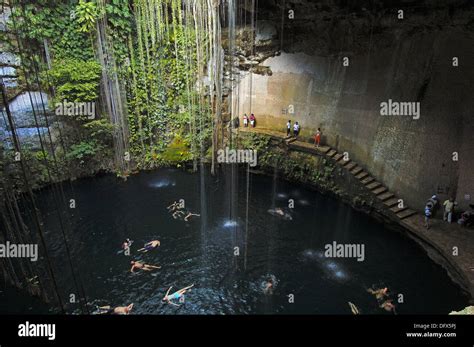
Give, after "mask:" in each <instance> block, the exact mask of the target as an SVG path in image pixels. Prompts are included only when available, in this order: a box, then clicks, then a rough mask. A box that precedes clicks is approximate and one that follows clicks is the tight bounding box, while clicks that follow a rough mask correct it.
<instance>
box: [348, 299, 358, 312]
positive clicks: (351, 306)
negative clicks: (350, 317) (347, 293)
mask: <svg viewBox="0 0 474 347" xmlns="http://www.w3.org/2000/svg"><path fill="white" fill-rule="evenodd" d="M347 303H348V304H349V307H350V308H351V311H352V314H360V311H359V309H358V308H357V306H356V305H354V304H353V303H352V302H350V301H349V302H347Z"/></svg>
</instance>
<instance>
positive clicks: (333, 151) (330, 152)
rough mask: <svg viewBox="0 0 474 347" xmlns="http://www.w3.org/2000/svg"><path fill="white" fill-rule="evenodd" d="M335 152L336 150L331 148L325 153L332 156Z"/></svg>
mask: <svg viewBox="0 0 474 347" xmlns="http://www.w3.org/2000/svg"><path fill="white" fill-rule="evenodd" d="M335 154H337V151H336V150H335V149H331V150H330V151H329V152H327V153H326V155H327V156H328V157H332V156H333V155H335Z"/></svg>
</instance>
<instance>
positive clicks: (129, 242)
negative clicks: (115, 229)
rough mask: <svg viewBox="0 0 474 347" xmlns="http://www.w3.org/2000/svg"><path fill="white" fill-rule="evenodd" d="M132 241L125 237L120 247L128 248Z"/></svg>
mask: <svg viewBox="0 0 474 347" xmlns="http://www.w3.org/2000/svg"><path fill="white" fill-rule="evenodd" d="M132 243H133V241H132V240H130V239H128V238H127V239H126V240H125V241H124V242H123V243H122V249H127V248H130V246H131V245H132Z"/></svg>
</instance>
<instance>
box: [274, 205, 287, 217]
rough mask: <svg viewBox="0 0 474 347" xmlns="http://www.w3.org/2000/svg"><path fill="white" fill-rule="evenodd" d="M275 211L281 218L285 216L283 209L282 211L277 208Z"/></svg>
mask: <svg viewBox="0 0 474 347" xmlns="http://www.w3.org/2000/svg"><path fill="white" fill-rule="evenodd" d="M274 211H275V213H276V214H279V215H280V216H284V215H285V211H283V209H281V208H280V207H277V208H276V209H275V210H274Z"/></svg>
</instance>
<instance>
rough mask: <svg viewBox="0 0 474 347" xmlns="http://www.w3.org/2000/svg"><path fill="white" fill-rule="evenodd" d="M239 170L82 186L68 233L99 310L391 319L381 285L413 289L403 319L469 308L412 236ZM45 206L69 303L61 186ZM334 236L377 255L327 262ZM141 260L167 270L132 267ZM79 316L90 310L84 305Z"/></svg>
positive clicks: (43, 197)
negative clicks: (57, 198)
mask: <svg viewBox="0 0 474 347" xmlns="http://www.w3.org/2000/svg"><path fill="white" fill-rule="evenodd" d="M231 170H232V171H230V172H229V171H228V172H226V173H225V174H222V173H221V174H220V175H219V176H218V177H211V176H210V175H208V174H207V171H208V170H207V169H206V170H205V171H204V172H201V173H197V174H191V173H186V172H183V171H179V170H171V169H162V170H158V171H154V172H142V173H140V174H138V175H135V176H132V177H130V178H129V179H128V180H127V181H126V182H124V181H121V180H119V179H117V178H115V177H113V176H111V175H110V176H108V175H105V176H101V177H95V178H90V179H82V180H79V181H77V182H75V183H74V184H73V188H74V196H75V199H76V206H77V207H76V209H75V210H73V211H72V217H71V223H72V228H71V230H70V231H68V240H69V245H70V248H71V253H72V257H73V261H74V264H75V267H76V271H77V272H78V273H80V275H81V279H82V283H83V285H84V289H85V292H86V294H87V298H88V302H89V303H90V307H91V308H92V309H93V308H94V307H95V305H106V304H110V305H125V304H129V303H132V302H133V303H134V304H135V305H134V309H133V313H134V314H243V313H245V314H247V313H250V314H251V313H254V314H256V313H266V314H269V313H289V314H292V313H302V314H350V309H349V306H348V304H347V302H348V301H350V302H353V303H355V304H356V305H357V307H359V309H360V310H361V311H362V313H369V314H370V313H380V314H383V313H384V312H383V311H382V310H381V309H379V308H378V306H377V302H376V300H375V298H374V297H373V296H371V295H369V294H368V293H367V288H368V287H371V286H372V285H384V286H388V287H389V288H390V290H391V291H392V293H393V294H394V295H396V294H397V293H403V296H404V298H405V303H404V304H402V305H398V307H397V311H398V313H400V314H403V313H426V314H429V313H441V314H445V313H448V312H450V311H451V310H455V309H456V310H458V309H460V308H462V307H464V306H465V304H466V303H467V299H466V298H465V297H464V296H463V295H462V293H461V291H460V290H459V288H457V287H456V286H455V285H454V284H453V283H452V282H451V281H450V279H449V277H448V276H447V274H446V272H445V271H444V270H443V269H442V268H440V267H439V266H437V265H436V264H434V263H433V262H432V261H431V260H430V259H429V258H428V257H427V255H426V254H425V253H424V251H423V250H421V249H420V248H419V247H418V246H417V245H416V244H415V243H414V242H412V241H411V240H409V239H408V238H406V237H404V236H403V235H401V234H399V233H395V232H392V231H389V230H388V229H386V228H385V227H384V225H382V224H380V223H378V222H376V221H374V220H372V219H371V218H369V217H368V216H366V215H364V214H361V213H358V212H356V211H354V210H352V209H351V208H350V207H348V206H346V205H344V204H342V203H340V202H339V201H336V200H334V199H332V198H330V197H325V196H322V195H320V194H319V193H317V192H314V191H310V190H307V189H305V188H303V187H299V186H297V185H294V184H290V183H288V182H285V181H282V180H279V179H278V178H277V177H276V176H275V177H265V176H257V175H252V174H250V175H249V181H248V182H247V172H246V171H245V172H244V171H237V170H236V169H235V168H233V169H231ZM247 183H249V189H250V191H249V194H248V201H247V194H246V189H247ZM64 189H65V190H66V192H65V194H66V196H69V195H70V194H73V193H72V191H71V187H69V186H67V185H65V186H64ZM229 195H230V196H229ZM179 199H184V201H185V205H186V209H187V210H189V211H192V212H195V213H200V214H201V217H200V218H198V217H194V218H191V220H190V221H189V222H185V221H183V220H180V219H176V220H175V219H173V218H172V217H171V215H170V213H169V212H168V210H167V208H166V207H167V206H169V205H170V204H171V203H172V202H173V201H177V200H179ZM288 199H293V200H294V201H295V207H294V209H293V211H291V215H292V220H285V219H282V218H279V217H278V216H275V215H271V214H269V213H268V209H270V208H272V207H281V208H287V207H288ZM38 201H39V203H38V205H39V206H41V209H42V214H43V216H44V223H45V226H46V229H47V231H48V232H47V242H48V245H49V249H50V252H51V253H52V255H53V262H54V267H55V271H56V273H57V274H58V277H59V282H60V288H61V292H62V293H61V294H62V296H63V297H65V298H66V297H68V296H69V294H70V293H75V292H76V290H75V288H74V287H73V285H72V284H71V283H73V282H72V280H71V274H70V270H69V268H68V266H67V262H66V260H65V259H66V258H65V251H64V246H63V243H62V238H61V237H60V229H59V225H58V221H57V214H56V213H54V208H55V204H54V200H53V197H52V194H51V192H50V191H49V190H44V191H42V192H41V193H39V195H38ZM247 202H248V221H247V220H246V218H245V217H246V213H247ZM68 213H71V211H68ZM246 228H248V230H246ZM126 238H130V239H132V240H134V243H133V245H132V247H131V256H126V255H124V254H123V253H119V254H118V251H119V250H120V246H121V243H122V242H123V240H125V239H126ZM153 239H159V240H160V241H161V246H160V247H159V248H158V249H156V250H153V251H150V252H148V253H144V254H143V253H138V252H137V250H138V249H139V248H141V247H142V246H143V244H144V243H145V242H147V241H149V240H153ZM333 241H337V242H338V243H363V244H364V245H365V260H364V261H362V262H358V261H356V259H348V258H326V257H325V256H324V246H325V245H326V244H329V243H332V242H333ZM244 250H245V251H244ZM131 260H139V261H143V262H146V263H148V264H153V265H160V266H161V269H159V270H156V271H153V272H137V273H133V274H132V273H130V261H131ZM407 269H409V270H407ZM268 278H274V282H275V283H276V284H277V285H276V286H275V288H274V290H273V294H272V295H265V294H264V293H263V289H262V288H263V287H262V286H264V285H265V281H266V279H268ZM193 283H194V284H195V286H194V288H192V290H191V291H189V292H188V293H186V295H185V300H184V303H182V305H181V306H180V307H175V306H173V305H169V304H166V303H164V302H163V301H162V298H163V296H164V294H165V293H166V290H167V289H168V288H169V287H170V286H172V287H173V289H172V290H173V291H174V290H177V289H179V288H182V287H185V286H187V285H190V284H193ZM428 287H429V288H430V290H425V289H426V288H428ZM0 294H1V293H0ZM4 295H6V296H8V298H9V300H8V302H6V303H5V302H4V303H3V305H4V307H3V308H2V312H14V311H15V310H14V309H12V308H13V307H17V305H18V303H19V301H20V298H19V297H20V296H19V295H13V294H11V293H9V294H4ZM290 296H293V297H294V303H289V298H290ZM5 305H6V306H5ZM27 309H28V308H25V310H27ZM32 310H33V312H43V311H41V309H40V308H33V309H32ZM30 311H31V310H30ZM30 311H28V312H30ZM68 311H69V312H76V313H79V309H78V308H77V307H75V306H74V305H69V306H68Z"/></svg>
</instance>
